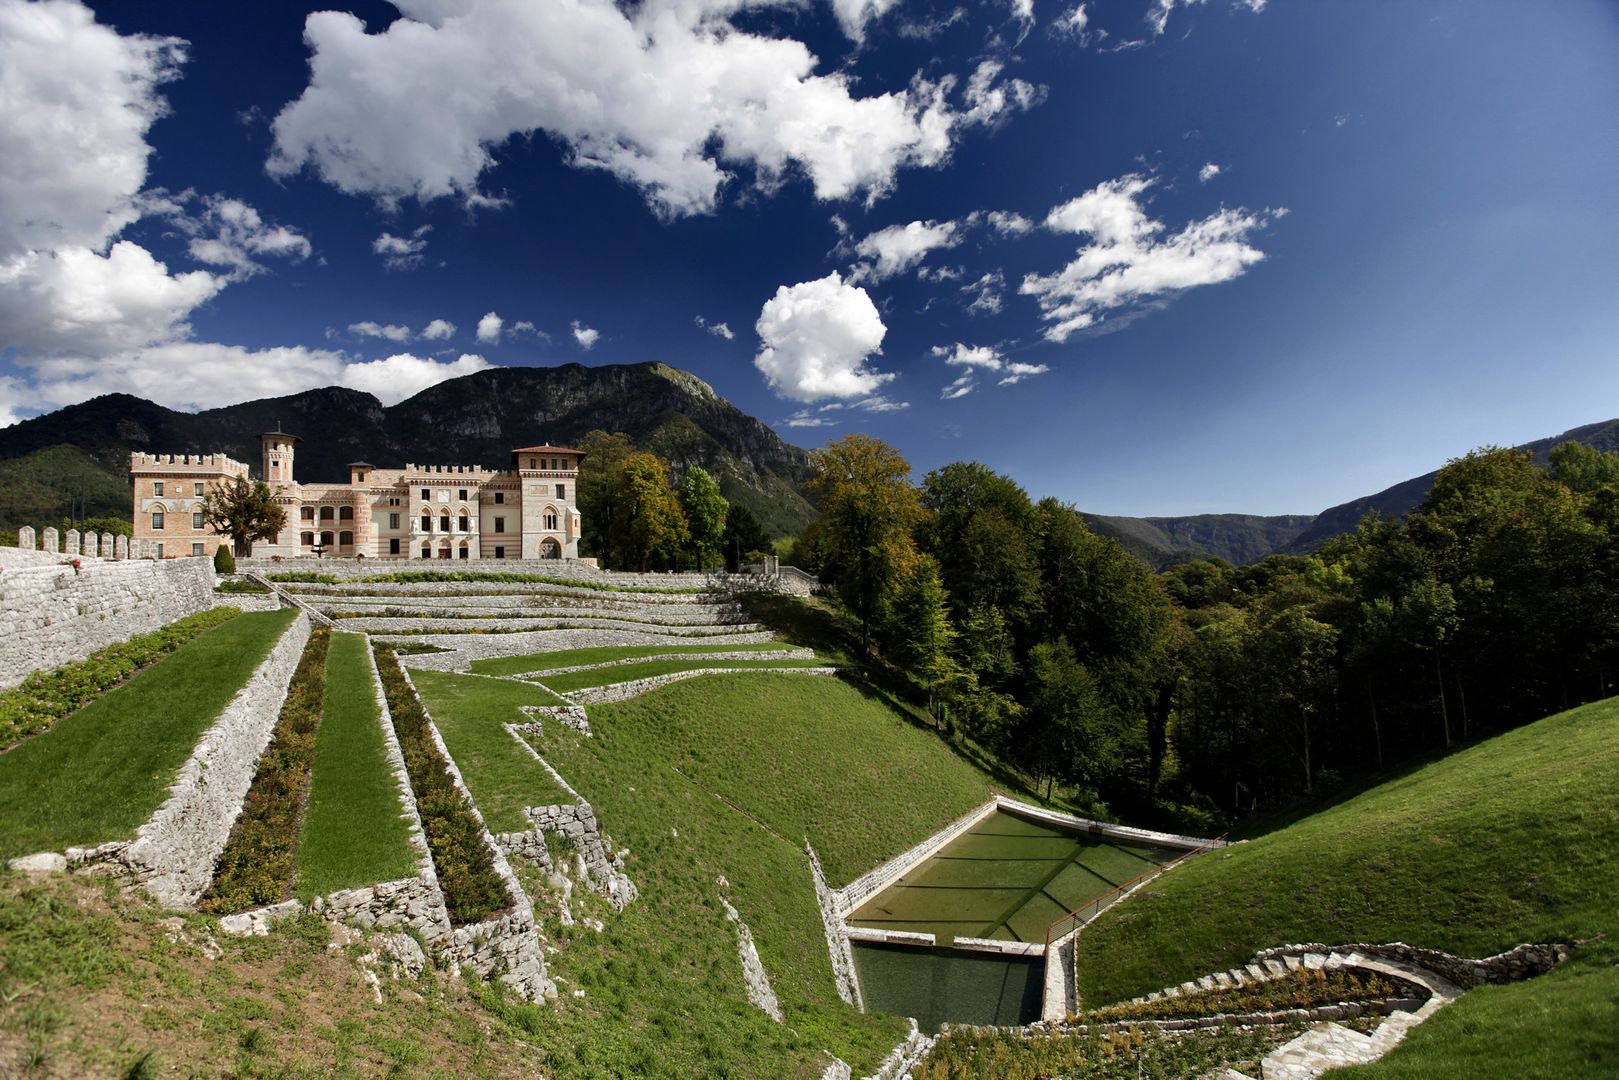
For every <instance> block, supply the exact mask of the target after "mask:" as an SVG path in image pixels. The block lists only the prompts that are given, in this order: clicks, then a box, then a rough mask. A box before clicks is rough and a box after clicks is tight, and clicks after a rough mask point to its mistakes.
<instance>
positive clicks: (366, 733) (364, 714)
mask: <svg viewBox="0 0 1619 1080" xmlns="http://www.w3.org/2000/svg"><path fill="white" fill-rule="evenodd" d="M416 860H417V852H416V849H415V848H414V847H412V846H411V843H410V829H409V825H408V823H407V821H406V819H405V816H404V812H403V810H402V809H401V807H400V804H399V786H398V783H397V781H396V780H395V779H394V775H393V768H392V766H391V765H390V764H389V762H388V751H387V744H386V743H385V741H384V739H383V734H382V715H381V712H380V710H379V709H378V707H377V697H376V687H375V683H374V681H373V680H372V677H371V658H370V656H369V655H368V654H367V650H366V644H365V638H363V637H362V636H360V635H359V634H333V635H332V645H331V651H330V652H329V653H328V654H327V657H326V695H325V700H324V712H323V716H322V718H321V722H320V729H319V731H318V732H317V733H316V736H315V768H314V774H313V776H312V778H311V780H310V786H309V806H308V809H307V810H306V811H305V813H304V821H303V840H302V844H301V846H300V847H299V849H298V880H297V887H296V893H297V896H298V897H299V899H302V900H306V901H307V900H310V899H312V898H314V897H316V896H324V895H325V894H327V893H330V892H332V891H334V890H337V889H347V888H354V887H356V886H360V885H370V884H374V883H375V882H379V881H394V880H397V879H399V878H403V877H409V876H410V875H411V874H412V873H414V872H415V869H416Z"/></svg>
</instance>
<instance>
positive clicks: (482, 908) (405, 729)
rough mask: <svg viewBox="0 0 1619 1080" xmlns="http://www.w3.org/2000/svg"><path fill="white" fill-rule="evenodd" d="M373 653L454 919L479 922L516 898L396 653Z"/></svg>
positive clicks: (380, 648) (380, 647)
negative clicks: (430, 726) (451, 770)
mask: <svg viewBox="0 0 1619 1080" xmlns="http://www.w3.org/2000/svg"><path fill="white" fill-rule="evenodd" d="M372 649H373V651H374V652H375V653H376V657H377V671H378V673H379V674H380V675H381V676H382V691H383V695H384V697H386V698H387V701H388V713H389V715H390V716H391V717H392V719H393V726H394V733H395V734H396V735H398V736H399V748H400V750H401V751H403V753H404V756H405V771H406V772H407V773H409V774H410V786H411V788H412V789H413V790H414V791H415V792H416V809H417V812H418V813H419V814H420V815H421V819H422V831H423V832H424V833H426V834H427V847H428V850H429V851H431V852H432V854H433V868H434V869H435V870H436V871H437V872H438V883H439V888H441V889H442V890H443V891H444V904H445V906H446V907H447V908H449V911H450V921H451V922H453V923H457V924H461V925H464V924H466V923H475V922H479V921H481V920H483V919H484V918H485V917H487V916H488V915H491V914H493V913H494V912H497V911H501V910H504V909H505V908H508V907H510V906H511V904H512V898H511V896H510V895H509V894H508V893H507V891H506V884H505V882H503V881H501V879H500V875H499V874H498V873H496V872H495V860H494V857H493V856H492V855H490V853H489V849H488V847H487V846H485V844H484V840H483V825H482V824H481V823H480V822H479V821H478V819H477V818H476V817H474V816H473V813H472V808H471V806H469V805H468V803H467V800H466V798H465V796H463V795H462V794H461V791H460V789H459V788H457V787H456V786H455V781H454V780H453V779H451V777H450V769H449V766H448V764H447V763H446V762H445V760H444V756H443V755H442V754H440V753H439V749H438V746H437V744H436V743H435V742H434V741H433V735H432V732H431V731H430V729H429V727H428V719H427V711H426V710H425V709H423V708H422V703H421V700H420V699H419V698H418V697H417V696H416V694H415V692H414V691H413V690H412V689H411V685H410V683H409V682H408V681H407V680H406V678H405V673H404V672H403V671H402V670H401V669H400V667H399V661H398V660H397V659H396V658H395V657H394V650H393V649H392V648H391V647H389V646H388V645H385V644H382V643H380V642H379V643H376V644H373V645H372Z"/></svg>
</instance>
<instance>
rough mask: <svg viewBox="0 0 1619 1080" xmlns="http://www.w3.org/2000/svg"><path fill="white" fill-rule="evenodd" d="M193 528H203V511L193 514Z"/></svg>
mask: <svg viewBox="0 0 1619 1080" xmlns="http://www.w3.org/2000/svg"><path fill="white" fill-rule="evenodd" d="M191 527H192V528H193V529H200V528H202V511H201V510H193V511H192V512H191Z"/></svg>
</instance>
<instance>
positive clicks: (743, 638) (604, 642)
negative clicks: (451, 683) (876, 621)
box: [377, 627, 775, 671]
mask: <svg viewBox="0 0 1619 1080" xmlns="http://www.w3.org/2000/svg"><path fill="white" fill-rule="evenodd" d="M377 636H379V637H380V636H385V635H377ZM400 640H402V641H408V642H420V643H422V644H428V645H437V646H439V647H440V648H442V649H446V650H448V651H446V652H441V653H416V654H414V655H401V656H400V657H399V663H400V664H401V665H403V666H405V667H408V668H410V669H412V670H416V671H465V670H466V669H467V667H468V665H470V664H471V663H472V661H474V660H489V659H492V658H494V657H497V656H523V655H525V654H528V653H541V652H558V651H560V650H563V649H595V648H601V647H603V646H619V645H682V644H690V641H689V640H688V639H682V638H679V637H675V636H672V635H668V634H657V633H649V632H648V631H647V629H646V628H645V627H642V628H640V629H637V630H602V629H591V630H529V631H524V632H521V633H516V634H414V635H411V636H410V637H408V638H402V639H400ZM773 640H775V635H774V634H771V633H770V632H768V631H763V630H761V631H752V632H749V633H745V634H715V635H712V636H709V637H705V638H703V644H705V645H739V644H743V643H748V644H752V643H755V642H762V641H773Z"/></svg>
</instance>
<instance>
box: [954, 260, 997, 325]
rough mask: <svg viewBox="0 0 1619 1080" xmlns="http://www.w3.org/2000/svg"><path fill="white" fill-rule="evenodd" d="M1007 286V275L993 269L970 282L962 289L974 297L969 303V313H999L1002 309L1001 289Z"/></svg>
mask: <svg viewBox="0 0 1619 1080" xmlns="http://www.w3.org/2000/svg"><path fill="white" fill-rule="evenodd" d="M1005 288H1006V275H1005V274H1002V273H1001V272H1000V271H999V270H991V271H990V272H989V273H987V274H985V275H983V276H982V277H980V278H979V279H978V280H977V281H972V282H968V283H967V284H966V285H963V286H962V287H961V291H962V292H963V293H965V294H966V295H968V296H970V297H972V299H971V300H970V301H969V302H968V304H967V313H968V314H969V315H998V314H1000V311H1001V306H1002V300H1001V290H1003V289H1005Z"/></svg>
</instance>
